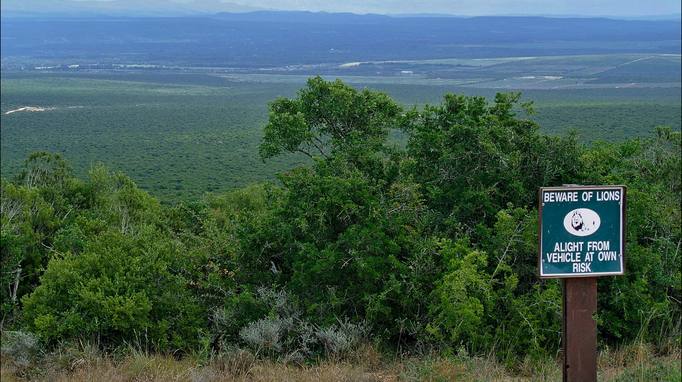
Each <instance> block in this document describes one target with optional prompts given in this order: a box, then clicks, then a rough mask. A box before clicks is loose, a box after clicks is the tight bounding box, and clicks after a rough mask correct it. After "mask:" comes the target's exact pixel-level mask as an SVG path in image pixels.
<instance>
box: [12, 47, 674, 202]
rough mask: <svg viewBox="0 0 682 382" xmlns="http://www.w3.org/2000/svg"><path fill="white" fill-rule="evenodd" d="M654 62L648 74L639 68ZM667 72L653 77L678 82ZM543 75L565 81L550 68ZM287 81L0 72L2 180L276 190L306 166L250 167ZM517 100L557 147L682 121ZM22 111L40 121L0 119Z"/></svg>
mask: <svg viewBox="0 0 682 382" xmlns="http://www.w3.org/2000/svg"><path fill="white" fill-rule="evenodd" d="M637 57H639V56H634V57H630V56H627V57H620V56H614V57H611V56H608V57H600V58H594V57H582V58H572V59H568V58H563V59H561V60H560V61H561V62H564V63H570V65H568V64H567V65H568V66H570V67H573V66H577V65H583V64H585V63H586V62H590V60H596V64H595V65H596V66H597V67H599V66H601V65H610V66H614V65H618V64H619V63H623V62H628V61H632V60H636V59H638V58H637ZM639 58H641V57H639ZM554 60H558V58H556V59H555V58H552V59H550V58H546V59H545V61H542V60H541V61H537V60H524V61H523V63H516V62H506V61H505V62H503V63H499V64H495V65H491V66H489V67H485V68H481V70H483V69H485V70H486V73H485V75H486V76H497V77H498V78H499V77H502V76H504V75H507V74H509V72H511V73H512V74H513V75H517V74H519V73H524V70H525V71H526V73H528V72H529V71H530V72H531V73H532V71H533V70H536V69H534V68H537V67H538V65H540V66H541V67H542V68H547V70H549V68H552V67H553V66H552V65H551V62H554ZM650 61H651V62H653V63H656V62H655V61H652V60H645V61H643V62H650ZM672 64H674V62H673V63H672ZM585 65H587V64H585ZM628 66H629V65H627V66H626V67H628ZM493 67H494V68H496V69H493ZM676 67H677V68H679V56H678V61H677V64H676ZM667 68H668V70H667V71H664V72H660V73H661V74H664V75H669V74H671V73H672V74H674V73H673V72H671V71H670V70H672V69H671V68H670V67H667ZM650 69H652V70H653V68H650ZM538 70H539V69H538ZM543 70H545V69H543ZM678 70H679V69H678ZM546 73H549V74H559V75H561V74H562V72H561V71H559V70H558V69H557V71H556V72H555V71H551V72H546ZM677 76H678V78H679V74H677ZM283 77H285V78H284V79H285V80H286V81H287V82H276V81H279V80H280V78H279V77H276V76H264V78H263V79H262V81H263V82H256V81H254V80H250V79H249V77H240V76H231V77H221V76H216V75H209V74H187V73H186V74H175V73H120V72H119V73H114V72H97V73H5V72H3V74H2V105H1V107H0V112H1V113H2V129H1V136H2V137H1V138H2V139H1V140H0V144H1V145H2V156H1V158H0V160H1V161H2V175H3V176H4V177H5V178H8V179H9V178H11V177H12V175H13V174H14V173H17V172H19V171H20V170H21V168H22V166H23V162H24V160H25V159H26V157H27V156H28V155H29V154H31V153H32V152H35V151H48V152H55V153H60V154H62V155H63V156H64V157H65V158H68V160H69V163H70V164H71V165H72V167H73V169H74V175H75V176H76V177H78V178H81V179H84V178H85V177H86V176H87V174H88V170H89V169H90V167H91V165H93V164H95V163H97V162H100V161H101V162H103V163H106V164H107V166H109V168H110V169H111V171H114V172H119V171H121V172H124V173H125V174H126V175H127V176H129V177H130V178H131V179H132V180H133V181H134V182H135V184H137V185H138V187H140V188H141V189H143V190H145V191H147V192H149V193H150V195H152V196H154V197H157V198H159V199H160V200H161V202H162V203H164V204H170V203H172V202H173V201H174V200H178V199H180V200H185V201H188V200H189V201H196V200H198V199H200V198H201V197H202V195H203V194H204V193H205V192H219V191H226V190H229V189H238V188H243V187H245V186H247V185H253V184H258V183H263V182H270V183H273V184H279V183H278V182H279V181H278V180H277V178H276V177H275V174H276V173H284V172H286V171H287V170H289V169H291V168H293V167H295V166H297V165H300V164H304V163H309V162H308V158H307V157H306V156H305V155H302V154H301V155H292V156H280V157H275V158H271V159H270V160H268V162H267V163H262V162H261V161H260V159H259V158H258V145H259V144H260V143H261V140H262V127H263V125H264V124H265V123H266V122H267V120H268V109H267V102H268V101H269V100H272V99H274V98H276V97H277V95H281V96H284V97H293V96H294V95H295V94H296V90H297V89H298V88H300V86H301V84H303V83H305V78H307V77H305V76H303V77H301V76H283ZM299 77H300V79H297V78H299ZM326 78H331V79H334V78H336V77H333V76H332V77H327V76H326ZM398 79H399V78H398ZM351 80H354V81H355V82H353V84H354V86H356V87H357V88H358V89H362V88H365V87H367V88H369V89H373V90H377V91H385V92H388V93H389V94H390V96H391V97H392V98H393V99H395V100H396V101H398V102H400V103H401V104H402V105H405V106H406V107H408V108H409V107H412V106H417V107H419V108H421V107H423V106H424V105H425V104H438V103H440V102H441V99H442V96H443V94H446V93H452V94H465V95H468V96H471V95H476V96H485V97H487V98H493V97H494V96H495V92H496V90H495V89H488V88H471V87H461V86H453V85H447V83H446V84H440V82H434V83H427V84H420V83H419V81H420V80H419V79H418V78H416V79H413V80H411V82H408V83H401V82H397V80H396V78H394V77H384V78H379V79H377V78H369V77H355V78H351ZM371 80H377V81H379V80H381V82H374V83H372V82H370V81H371ZM344 81H345V77H344ZM678 81H679V80H678ZM611 87H615V85H611ZM523 99H524V101H533V106H534V108H535V111H536V115H535V116H534V117H532V118H533V119H534V120H535V121H536V122H538V124H539V125H540V126H541V130H540V132H541V133H543V134H547V135H552V136H564V135H566V134H567V133H568V132H569V131H571V130H576V131H578V132H580V134H581V137H580V138H579V142H581V143H588V144H589V143H591V142H593V141H595V140H598V139H605V140H607V141H609V142H621V141H624V140H626V139H627V138H632V137H637V136H640V137H647V138H651V137H653V136H654V134H653V131H654V128H655V126H659V125H662V126H669V127H670V128H671V129H672V130H673V131H679V130H680V121H681V120H682V119H681V117H680V89H679V86H678V87H677V88H619V89H613V88H610V89H609V88H596V89H586V88H581V89H573V88H562V89H559V90H543V89H524V90H523ZM27 106H33V107H40V108H44V109H45V110H44V111H26V110H25V111H18V112H13V113H10V114H5V113H7V112H10V111H12V110H17V109H20V108H23V107H27ZM389 139H390V142H397V143H398V144H399V145H401V146H403V147H404V146H405V144H406V143H407V135H406V134H405V133H403V132H399V131H392V132H391V136H390V137H389Z"/></svg>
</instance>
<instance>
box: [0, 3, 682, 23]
mask: <svg viewBox="0 0 682 382" xmlns="http://www.w3.org/2000/svg"><path fill="white" fill-rule="evenodd" d="M178 1H181V2H178ZM178 1H172V0H145V1H139V0H100V1H97V0H2V2H1V3H0V11H1V12H2V13H1V15H2V18H35V17H39V18H60V17H94V16H118V17H120V16H125V17H155V16H164V17H167V16H191V15H212V14H217V13H225V12H229V13H247V12H254V11H259V10H270V11H278V10H277V9H263V8H256V7H250V6H244V5H239V4H235V3H231V2H221V1H220V0H178ZM303 13H310V12H303ZM319 13H322V14H324V12H319ZM390 16H391V17H397V18H403V17H415V16H418V17H459V16H455V15H443V14H428V13H424V14H392V15H390ZM498 16H499V15H498ZM507 16H510V17H529V16H535V17H538V16H540V17H551V18H585V17H586V16H582V15H545V14H542V15H540V14H536V15H526V14H514V15H507ZM590 17H591V18H593V16H590ZM604 17H606V18H615V19H623V20H679V19H680V18H681V17H682V15H681V14H679V13H677V14H670V15H643V16H632V17H623V16H619V17H609V16H604Z"/></svg>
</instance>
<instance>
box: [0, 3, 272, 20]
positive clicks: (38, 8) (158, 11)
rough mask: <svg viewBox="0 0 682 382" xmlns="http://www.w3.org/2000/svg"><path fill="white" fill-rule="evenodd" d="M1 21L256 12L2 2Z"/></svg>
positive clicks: (205, 6)
mask: <svg viewBox="0 0 682 382" xmlns="http://www.w3.org/2000/svg"><path fill="white" fill-rule="evenodd" d="M1 8H2V17H3V18H16V17H42V18H44V17H51V18H53V17H68V16H78V17H88V16H95V15H108V16H130V17H134V16H187V15H199V14H215V13H220V12H235V13H236V12H251V11H255V10H258V9H259V8H254V7H248V6H243V5H238V4H234V3H229V2H226V3H222V2H220V1H219V0H193V1H190V2H187V3H176V2H173V1H170V0H145V1H144V2H141V1H136V0H112V1H72V0H31V1H24V0H2V4H1Z"/></svg>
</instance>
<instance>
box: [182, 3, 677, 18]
mask: <svg viewBox="0 0 682 382" xmlns="http://www.w3.org/2000/svg"><path fill="white" fill-rule="evenodd" d="M176 1H177V0H176ZM186 1H187V0H184V1H183V2H186ZM231 2H232V3H236V4H239V5H247V6H252V7H259V8H266V9H278V10H299V11H312V12H320V11H326V12H352V13H361V14H363V13H379V14H403V13H408V14H409V13H441V14H452V15H460V16H481V15H501V14H562V15H584V16H606V15H609V16H649V15H670V14H676V13H680V0H231Z"/></svg>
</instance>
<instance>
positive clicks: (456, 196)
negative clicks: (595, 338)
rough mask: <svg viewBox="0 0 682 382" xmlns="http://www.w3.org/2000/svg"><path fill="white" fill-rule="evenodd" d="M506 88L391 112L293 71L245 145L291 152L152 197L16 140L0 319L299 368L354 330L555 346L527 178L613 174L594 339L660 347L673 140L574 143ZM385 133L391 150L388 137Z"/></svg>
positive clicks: (512, 346) (666, 134) (400, 341)
mask: <svg viewBox="0 0 682 382" xmlns="http://www.w3.org/2000/svg"><path fill="white" fill-rule="evenodd" d="M519 97H520V95H519V93H507V94H497V95H496V96H495V98H494V102H493V103H489V101H488V100H487V99H486V98H484V97H476V96H472V97H470V96H465V95H455V94H447V95H445V97H444V99H443V100H442V102H441V103H440V104H437V105H435V106H425V107H419V108H413V109H407V110H406V109H405V108H404V107H403V106H401V105H400V104H399V103H398V102H396V101H395V100H393V99H392V98H390V97H389V96H388V95H387V94H386V93H381V92H376V91H373V90H370V89H364V90H362V91H359V90H356V89H354V88H352V87H350V86H348V85H346V84H344V83H343V82H341V81H338V80H337V81H334V82H327V81H324V80H322V79H321V78H319V77H317V78H312V79H310V80H309V81H308V83H307V86H306V87H305V88H303V89H301V90H300V91H299V92H298V93H297V94H296V95H295V96H294V97H292V98H282V97H280V98H278V99H277V100H275V101H272V102H271V103H270V104H269V117H268V120H267V124H266V125H265V127H264V129H263V141H262V143H261V144H260V146H259V147H258V153H259V154H260V157H261V159H263V160H264V161H270V160H273V159H277V158H281V157H287V156H289V155H292V154H293V153H298V155H301V156H303V157H310V159H309V160H308V161H307V162H306V163H305V164H302V165H298V166H296V167H293V168H291V169H290V171H288V172H286V173H283V174H281V175H278V177H277V179H278V181H279V184H278V185H272V184H268V183H264V184H258V185H252V186H249V187H245V188H240V189H236V190H233V191H229V192H210V193H207V194H205V196H204V197H203V198H202V199H201V200H199V201H195V202H180V201H178V202H175V203H173V204H169V205H162V204H160V203H159V200H158V199H156V198H154V197H152V196H150V195H149V194H148V193H147V192H145V191H143V190H141V189H139V188H138V187H137V185H136V184H135V183H134V182H133V181H131V179H130V178H129V177H128V176H126V175H124V174H123V173H120V172H114V171H111V170H109V169H108V168H107V167H106V166H104V165H102V164H98V165H95V166H93V167H92V168H91V169H90V170H89V172H88V175H87V178H85V179H82V178H79V177H77V176H74V175H73V170H72V168H71V166H70V165H69V164H68V162H67V161H66V159H65V158H64V157H62V155H61V154H50V153H47V152H36V153H33V154H31V155H30V156H29V157H28V159H27V160H26V162H25V165H24V166H23V170H22V171H21V172H19V173H18V174H16V175H15V176H14V177H13V178H11V179H6V178H4V176H5V173H4V172H3V179H2V270H3V273H2V293H3V294H2V314H3V316H2V317H3V318H2V327H3V329H6V328H13V329H24V330H28V331H30V332H32V333H35V334H37V335H39V336H40V338H42V339H43V340H44V341H46V342H47V343H50V344H54V343H56V342H58V341H61V340H68V339H74V338H81V339H85V340H95V341H96V342H97V343H99V344H101V346H103V347H114V346H118V345H120V344H123V343H134V342H136V341H138V342H139V339H140V337H141V336H143V337H144V338H145V341H147V343H148V344H149V346H150V347H152V348H154V349H156V350H159V351H176V350H179V351H180V352H187V351H191V350H196V349H204V350H206V349H211V348H216V349H217V348H224V347H230V346H240V347H250V348H252V349H254V351H255V352H256V353H257V354H262V355H266V356H272V357H282V358H286V359H288V360H292V359H297V360H301V361H302V360H305V359H310V358H314V357H316V356H318V355H322V354H326V355H341V354H343V353H344V351H346V350H347V349H349V348H352V347H355V346H358V344H360V343H361V342H363V341H366V340H370V341H373V342H374V343H375V344H376V345H377V346H380V347H385V348H387V349H396V348H400V347H403V348H408V349H409V348H415V349H416V348H418V347H424V346H434V347H440V348H443V349H451V350H453V351H460V352H462V351H466V352H468V353H469V354H493V355H495V356H496V357H498V359H500V360H502V361H504V362H516V361H518V360H519V359H523V358H524V357H526V356H531V357H536V356H543V355H546V354H555V353H556V351H557V350H558V348H559V344H560V337H561V334H560V330H561V284H560V281H559V280H540V279H538V278H537V275H536V266H537V240H538V226H537V225H538V221H537V209H536V206H537V190H538V187H540V186H557V185H561V184H565V183H574V184H624V185H626V186H627V187H628V204H627V206H628V212H627V215H628V225H627V227H628V230H627V246H626V247H627V249H626V253H627V274H626V275H625V276H620V277H602V278H600V279H599V287H598V288H599V308H598V323H599V341H600V343H601V344H602V345H607V346H618V345H620V344H624V343H628V342H631V341H634V340H635V339H637V340H639V341H641V342H651V343H653V344H654V345H655V346H656V349H657V351H659V352H663V353H664V352H666V351H669V350H670V349H671V348H675V347H679V341H680V318H681V312H680V301H682V290H681V288H680V285H681V283H682V280H681V279H680V268H681V266H682V264H681V258H682V257H681V256H680V253H679V251H680V245H681V243H682V232H681V228H680V221H681V216H680V205H681V195H682V181H681V174H682V163H681V162H682V161H681V157H680V150H681V139H680V133H679V132H675V131H671V130H670V128H665V127H660V126H659V127H656V128H655V130H654V133H653V138H651V139H639V138H637V139H628V140H625V141H621V142H615V143H611V142H605V141H595V142H593V143H592V145H591V146H589V147H588V146H585V145H583V144H580V143H578V141H577V139H576V136H575V135H572V134H569V135H567V136H565V137H563V138H562V137H553V136H547V135H541V134H539V125H538V124H537V123H536V122H535V121H534V120H533V119H532V118H531V117H532V116H533V114H534V111H533V109H532V107H531V105H530V104H529V103H523V102H521V101H520V98H519ZM394 130H398V131H400V132H401V133H402V134H404V135H405V137H406V138H405V139H406V141H405V142H406V143H405V145H404V146H398V145H391V144H387V140H388V139H389V137H390V134H391V132H392V131H394Z"/></svg>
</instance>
